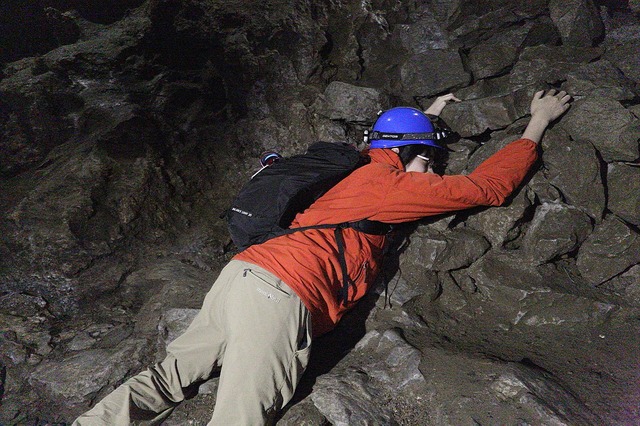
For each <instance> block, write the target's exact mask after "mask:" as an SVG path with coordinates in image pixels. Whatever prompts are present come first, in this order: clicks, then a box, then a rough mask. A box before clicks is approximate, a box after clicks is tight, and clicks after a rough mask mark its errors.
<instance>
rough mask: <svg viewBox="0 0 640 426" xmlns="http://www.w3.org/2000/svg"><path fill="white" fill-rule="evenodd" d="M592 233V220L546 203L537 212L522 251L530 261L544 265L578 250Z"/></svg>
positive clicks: (567, 207)
mask: <svg viewBox="0 0 640 426" xmlns="http://www.w3.org/2000/svg"><path fill="white" fill-rule="evenodd" d="M592 229H593V227H592V225H591V219H590V218H589V216H587V215H586V214H585V213H583V212H581V211H580V210H579V209H577V208H576V207H573V206H570V205H566V204H562V203H554V204H549V203H544V204H542V205H541V206H538V208H537V209H536V213H535V215H534V217H533V220H532V221H531V224H530V225H529V228H528V229H527V234H526V235H525V237H524V238H523V240H522V248H523V250H524V253H525V255H526V256H527V258H528V259H529V260H530V261H532V262H534V263H536V264H542V263H545V262H548V261H550V260H553V259H555V258H558V257H560V256H562V255H564V254H566V253H569V252H571V251H573V250H575V249H576V248H578V247H579V246H580V244H581V243H582V242H583V241H584V240H585V239H586V238H587V237H588V236H589V234H590V233H591V230H592Z"/></svg>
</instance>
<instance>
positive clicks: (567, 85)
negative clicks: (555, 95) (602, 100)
mask: <svg viewBox="0 0 640 426" xmlns="http://www.w3.org/2000/svg"><path fill="white" fill-rule="evenodd" d="M562 89H563V90H565V91H566V92H567V93H570V94H571V96H573V97H574V98H576V99H579V98H582V97H585V96H602V97H608V98H611V99H615V100H618V101H622V100H631V99H633V98H634V97H635V96H636V93H637V90H636V88H635V82H633V81H632V80H630V79H628V78H627V77H625V75H624V74H623V73H622V72H621V71H620V70H619V69H618V68H616V67H615V66H613V64H611V62H610V61H608V60H606V59H601V60H599V61H596V62H592V63H589V64H585V65H582V66H581V67H580V68H578V69H576V70H574V71H571V72H569V73H568V74H567V81H566V82H564V83H563V85H562Z"/></svg>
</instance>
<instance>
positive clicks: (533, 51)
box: [509, 46, 602, 86]
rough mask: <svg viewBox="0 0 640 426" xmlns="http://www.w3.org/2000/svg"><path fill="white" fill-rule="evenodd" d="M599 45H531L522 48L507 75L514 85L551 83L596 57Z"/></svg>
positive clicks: (561, 79)
mask: <svg viewBox="0 0 640 426" xmlns="http://www.w3.org/2000/svg"><path fill="white" fill-rule="evenodd" d="M601 54H602V51H601V50H600V49H598V48H589V47H575V46H534V47H527V48H525V49H524V50H523V51H522V53H521V54H520V57H519V58H518V62H516V64H515V65H514V67H513V69H512V70H511V73H510V74H509V81H510V82H511V84H512V85H514V86H523V85H527V84H540V83H549V84H554V83H556V82H559V81H563V80H566V75H567V73H569V72H571V71H573V70H575V69H576V68H578V67H580V66H581V65H582V64H586V63H588V62H591V61H592V60H593V59H595V58H597V57H599V56H600V55H601Z"/></svg>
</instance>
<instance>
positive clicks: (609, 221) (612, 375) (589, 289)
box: [0, 0, 640, 424]
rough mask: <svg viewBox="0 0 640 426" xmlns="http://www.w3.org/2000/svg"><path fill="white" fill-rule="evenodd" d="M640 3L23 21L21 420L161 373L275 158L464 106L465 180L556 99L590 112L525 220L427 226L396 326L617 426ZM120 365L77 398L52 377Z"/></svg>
mask: <svg viewBox="0 0 640 426" xmlns="http://www.w3.org/2000/svg"><path fill="white" fill-rule="evenodd" d="M639 9H640V7H639V6H638V5H637V3H636V2H633V1H630V2H620V3H618V2H598V3H593V2H592V1H590V0H575V1H571V2H561V1H556V0H535V1H506V0H485V1H479V0H478V1H466V2H460V1H455V0H449V1H448V0H438V1H435V0H434V1H427V2H418V3H414V2H403V1H387V0H382V1H371V2H357V1H344V2H333V1H331V2H311V1H306V2H280V1H273V2H271V1H268V2H251V1H249V2H247V1H244V2H240V1H224V2H221V1H212V0H209V1H205V0H148V1H146V2H142V1H127V2H119V3H118V6H117V7H109V8H107V7H105V6H104V4H103V2H64V1H53V0H41V1H39V2H31V3H30V5H29V6H16V5H5V6H2V10H1V11H2V12H3V13H1V14H0V16H2V18H0V19H1V21H0V32H1V36H2V37H1V38H2V40H3V43H4V46H5V48H4V49H3V50H2V51H1V53H0V63H2V70H1V72H0V147H1V150H0V201H1V202H0V215H1V216H0V231H1V233H2V238H1V239H0V300H1V301H2V304H1V306H0V343H1V344H2V348H3V350H2V353H1V354H0V357H1V358H0V363H1V365H2V370H1V371H3V375H2V376H1V377H2V379H1V383H2V387H0V394H3V395H4V397H3V401H4V403H3V406H2V408H1V409H0V410H1V411H2V417H0V421H6V422H9V421H15V419H20V418H23V419H26V418H33V417H34V416H35V417H38V416H47V415H53V414H52V413H58V414H56V415H60V416H67V417H68V416H70V415H72V413H75V414H77V413H78V412H79V410H81V408H82V407H86V405H87V404H88V403H89V402H90V401H91V400H93V399H94V398H96V397H97V396H99V395H102V394H104V392H105V391H106V390H107V389H108V388H109V387H111V386H113V385H115V384H117V383H118V382H119V381H121V380H122V379H123V377H125V376H126V375H127V374H130V372H131V371H132V370H135V369H136V368H140V367H141V366H142V365H144V364H145V363H146V362H148V361H149V360H150V359H151V358H153V357H154V356H155V348H154V347H153V345H151V346H149V345H148V341H150V340H154V339H156V328H157V324H158V320H159V318H160V317H161V316H162V315H163V312H165V311H166V309H169V308H197V307H198V306H199V303H200V300H201V297H202V295H203V293H204V292H206V290H207V287H208V284H207V283H210V282H211V276H212V274H213V276H215V272H216V271H217V270H218V269H219V268H220V265H222V264H223V263H224V262H225V261H226V260H228V258H229V257H230V256H231V254H232V252H229V244H228V243H229V241H228V235H227V233H226V230H225V226H224V223H223V222H222V221H221V219H220V218H219V215H220V213H221V212H222V211H223V210H224V209H225V208H226V207H227V204H228V202H229V200H230V197H231V196H232V195H233V193H234V192H235V191H236V189H237V188H238V186H239V185H241V183H242V182H243V181H244V180H246V179H247V178H248V176H250V175H251V173H252V172H253V171H254V170H255V169H256V163H257V160H256V158H257V156H258V155H259V154H260V153H261V152H262V151H264V150H266V149H277V150H279V151H280V152H281V153H283V154H285V155H289V154H293V153H297V152H300V151H301V150H303V149H304V148H305V147H306V146H308V145H309V144H310V143H311V142H313V141H315V140H319V139H321V140H330V141H348V142H351V143H353V144H356V145H358V146H359V147H360V148H363V147H364V145H363V143H362V132H363V130H365V129H366V128H367V126H369V125H370V124H371V122H372V120H373V119H374V118H375V115H376V113H377V111H379V110H380V109H384V108H388V107H390V106H394V105H401V104H402V105H411V106H416V107H421V108H426V107H427V106H428V105H429V104H430V102H431V101H432V100H433V99H434V98H435V97H436V96H437V95H440V94H443V93H448V92H454V93H455V94H456V95H457V96H458V97H459V98H461V99H463V100H464V102H461V103H459V104H452V105H450V106H448V107H447V108H446V109H445V111H444V113H443V118H444V119H445V120H446V121H447V122H448V124H449V125H450V126H451V128H452V129H453V130H455V131H456V132H457V135H458V138H457V140H456V141H455V143H452V144H451V145H450V148H451V149H452V152H451V153H450V158H449V162H448V166H447V173H467V172H468V171H470V170H472V169H473V168H474V167H475V166H477V165H478V164H479V163H480V162H481V161H482V160H483V159H485V158H487V157H488V156H489V155H490V154H492V153H493V152H495V151H496V150H497V149H499V148H500V147H502V146H504V145H505V144H506V143H508V142H509V141H511V140H514V139H516V138H517V137H518V136H519V134H521V132H522V130H523V129H524V127H525V125H526V121H527V114H528V106H529V102H530V99H531V96H532V94H533V93H534V92H535V91H537V90H539V89H549V88H556V89H564V90H567V91H568V92H569V93H571V94H572V96H573V97H574V102H573V105H572V107H571V109H570V110H569V112H568V113H567V114H566V115H565V116H564V117H563V118H562V119H561V120H560V121H559V122H558V123H556V124H555V125H554V126H552V128H550V129H549V131H548V132H547V134H546V136H545V138H544V140H543V142H542V158H541V161H540V162H539V164H538V165H537V166H536V169H535V170H534V171H533V172H532V173H531V176H530V177H529V178H528V180H527V182H526V185H524V186H523V188H522V189H521V190H520V191H518V192H517V193H516V194H514V195H513V196H512V197H511V199H510V200H509V201H508V203H507V204H506V205H505V206H503V207H500V208H492V209H478V210H473V211H469V212H463V213H460V214H456V215H451V216H447V217H437V218H431V219H429V220H426V221H424V223H421V224H418V225H417V229H416V230H415V232H414V233H413V234H412V235H411V236H410V237H409V241H410V243H409V245H408V246H407V248H406V249H404V251H402V252H401V253H399V266H400V267H399V271H400V272H398V274H399V275H397V277H399V278H398V280H400V281H401V282H402V285H403V286H405V287H406V294H403V293H402V292H399V293H398V294H397V295H396V296H397V297H400V299H399V301H396V309H401V311H402V312H404V314H405V315H407V316H408V317H411V318H414V319H415V321H416V322H411V323H409V324H404V325H402V324H401V327H404V328H405V333H406V335H407V336H408V337H406V338H407V340H408V341H409V343H411V344H413V345H414V346H415V347H418V348H422V349H424V348H425V347H427V345H433V344H436V343H434V342H437V344H438V345H445V346H449V345H452V347H455V348H457V350H462V351H467V352H469V353H477V352H481V353H483V354H486V355H488V356H491V357H496V358H499V359H501V360H504V361H505V362H523V360H526V362H525V364H526V366H527V368H529V367H531V365H533V366H535V367H536V368H538V369H542V370H544V371H546V372H548V373H549V374H551V375H553V376H554V377H556V378H557V379H558V380H560V382H561V383H562V385H563V386H565V387H567V388H568V389H570V390H571V392H572V394H573V395H577V396H578V400H579V401H580V402H579V403H576V404H578V407H582V409H583V410H584V411H585V412H586V411H588V412H590V413H593V415H594V416H600V418H599V420H598V421H602V422H604V423H611V424H616V423H617V424H624V423H625V422H626V421H627V420H628V419H631V418H633V416H634V415H638V404H637V402H638V394H637V391H638V390H637V389H635V390H634V389H633V387H634V383H637V380H638V372H637V371H636V370H637V368H636V367H635V366H637V362H635V361H637V360H638V358H637V357H638V355H639V351H640V350H639V349H638V347H640V345H638V337H637V336H638V334H637V331H638V327H639V325H638V324H637V318H638V311H639V309H640V280H639V279H638V275H639V273H640V272H639V266H638V264H639V263H640V238H639V237H638V226H640V204H639V202H638V200H639V199H640V198H639V197H638V194H639V193H640V167H639V165H638V164H639V159H640V151H639V145H638V141H639V139H640V124H639V123H640V121H639V117H640V108H639V107H638V99H639V97H638V94H639V90H640V86H639V84H640V74H639V73H638V52H639V51H640V24H639V21H638V13H640V10H639ZM5 12H6V13H5ZM27 23H29V25H27ZM405 296H406V297H405ZM381 310H382V309H381ZM383 316H384V315H383V314H382V313H376V311H375V310H374V314H373V315H372V316H370V319H369V321H374V322H373V323H372V324H375V327H383V326H382V325H380V324H378V323H375V320H376V318H377V317H383ZM390 321H391V322H389V323H385V324H387V325H386V327H389V326H390V325H389V324H391V325H394V326H397V319H393V318H392V319H391V320H390ZM394 321H395V322H394ZM416 324H421V325H420V326H418V325H416ZM370 327H374V325H370ZM602 335H604V336H606V337H605V338H601V337H599V336H602ZM145 342H147V343H145ZM427 342H430V343H427ZM558 342H564V343H562V344H560V343H558ZM586 345H591V346H589V347H590V349H589V350H587V351H579V350H578V349H579V348H584V347H585V346H586ZM424 356H426V355H424V354H423V357H424ZM435 357H436V358H437V356H435ZM97 358H101V359H103V360H104V361H103V362H102V363H101V364H100V365H99V366H95V365H94V366H93V368H94V369H95V368H98V367H100V368H99V369H98V370H99V372H96V373H95V374H94V375H93V379H91V380H89V379H87V380H86V382H83V384H82V386H79V387H78V386H77V388H76V389H73V387H74V386H73V385H74V384H76V383H74V381H73V380H69V381H68V382H63V383H61V382H60V381H59V379H58V378H57V376H56V377H53V376H51V375H49V374H48V372H49V371H56V369H57V368H58V369H59V368H66V369H67V370H65V371H68V372H70V373H71V372H74V371H82V370H83V369H86V366H87V365H90V364H92V363H95V359H97ZM423 359H424V358H423ZM634 362H635V364H634ZM92 371H93V370H92ZM69 376H70V377H72V376H73V375H72V374H70V375H69ZM76 385H77V384H76ZM636 387H637V386H636ZM634 392H635V393H634ZM31 401H41V402H40V403H38V404H31V403H30V402H31ZM443 403H444V402H443ZM579 404H584V406H580V405H579ZM315 406H316V407H318V406H322V404H321V403H317V404H316V405H315ZM580 411H581V408H577V409H576V410H575V412H580ZM59 413H61V414H59ZM385 415H386V414H385ZM589 415H591V414H589ZM20 416H23V417H20ZM575 416H577V417H573V419H574V420H575V419H581V421H583V420H584V421H585V422H591V421H594V420H593V418H591V417H588V416H587V417H585V418H581V417H580V415H578V414H575ZM325 417H326V416H325ZM434 419H435V417H433V418H429V421H430V422H435V423H432V424H437V422H436V420H434ZM598 421H596V422H598ZM450 422H452V423H455V422H454V421H453V420H451V419H450ZM445 423H446V422H445ZM569 423H571V422H569Z"/></svg>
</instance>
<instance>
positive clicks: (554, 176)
mask: <svg viewBox="0 0 640 426" xmlns="http://www.w3.org/2000/svg"><path fill="white" fill-rule="evenodd" d="M545 142H548V146H547V147H545V150H544V152H543V154H542V160H543V161H544V166H545V167H544V171H543V174H544V176H545V178H546V179H547V180H548V182H549V184H551V185H552V186H553V187H554V188H556V189H557V190H558V191H560V194H561V195H562V199H563V200H564V201H565V202H566V203H567V204H571V205H572V206H575V207H578V208H580V209H582V210H583V211H584V212H585V213H587V214H588V215H589V216H591V217H592V218H593V219H594V220H595V221H597V222H600V221H601V220H602V216H603V214H604V209H605V188H604V184H603V183H602V173H601V165H600V159H599V158H598V155H597V153H596V150H595V149H594V147H593V145H592V144H591V143H590V142H588V141H585V140H570V139H569V138H568V137H566V136H560V135H558V133H557V132H556V133H555V137H552V138H549V139H547V140H545ZM568 164H570V165H574V166H573V167H567V165H568Z"/></svg>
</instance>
